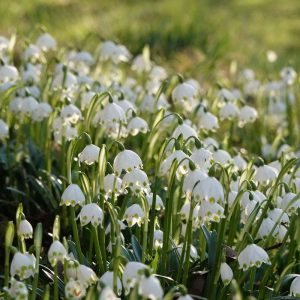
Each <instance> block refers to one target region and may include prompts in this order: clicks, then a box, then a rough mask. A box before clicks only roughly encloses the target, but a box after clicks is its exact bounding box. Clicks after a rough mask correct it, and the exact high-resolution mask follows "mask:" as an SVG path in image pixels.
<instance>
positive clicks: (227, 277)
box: [220, 262, 233, 285]
mask: <svg viewBox="0 0 300 300" xmlns="http://www.w3.org/2000/svg"><path fill="white" fill-rule="evenodd" d="M220 275H221V279H222V281H223V283H224V285H227V284H229V283H230V281H231V280H232V278H233V272H232V270H231V268H230V267H229V265H228V264H227V263H225V262H223V263H221V268H220Z"/></svg>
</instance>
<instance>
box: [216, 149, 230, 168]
mask: <svg viewBox="0 0 300 300" xmlns="http://www.w3.org/2000/svg"><path fill="white" fill-rule="evenodd" d="M213 158H214V160H215V161H216V162H218V163H219V164H221V165H229V164H230V163H231V161H232V158H231V156H230V154H229V153H228V152H227V151H225V150H222V149H218V150H216V151H214V152H213Z"/></svg>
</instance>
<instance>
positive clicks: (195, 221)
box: [180, 201, 200, 229]
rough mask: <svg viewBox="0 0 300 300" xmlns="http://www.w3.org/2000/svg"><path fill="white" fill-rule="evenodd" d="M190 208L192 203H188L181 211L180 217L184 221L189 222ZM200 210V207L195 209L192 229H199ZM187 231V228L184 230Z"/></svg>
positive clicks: (197, 206)
mask: <svg viewBox="0 0 300 300" xmlns="http://www.w3.org/2000/svg"><path fill="white" fill-rule="evenodd" d="M190 208H191V203H190V202H188V201H186V202H185V203H184V204H183V206H182V208H181V210H180V216H181V219H182V220H186V221H188V219H189V215H190ZM199 210H200V206H199V205H196V206H195V207H194V209H193V214H192V227H193V229H197V227H198V225H199V224H198V221H199V219H198V216H199ZM182 225H186V224H182ZM184 229H185V228H184Z"/></svg>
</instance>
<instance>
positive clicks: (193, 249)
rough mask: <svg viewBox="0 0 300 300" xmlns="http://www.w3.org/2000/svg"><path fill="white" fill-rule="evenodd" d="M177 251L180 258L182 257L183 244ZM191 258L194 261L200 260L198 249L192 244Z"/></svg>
mask: <svg viewBox="0 0 300 300" xmlns="http://www.w3.org/2000/svg"><path fill="white" fill-rule="evenodd" d="M176 249H177V251H178V254H179V256H181V253H182V250H183V244H180V245H178V246H177V248H176ZM190 258H191V259H192V260H196V259H197V258H198V253H197V249H196V247H195V246H193V245H192V244H191V247H190ZM184 260H185V257H184Z"/></svg>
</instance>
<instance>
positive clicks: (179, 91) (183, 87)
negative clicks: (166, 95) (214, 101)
mask: <svg viewBox="0 0 300 300" xmlns="http://www.w3.org/2000/svg"><path fill="white" fill-rule="evenodd" d="M196 96H197V90H196V89H195V88H194V87H193V86H192V85H190V84H188V83H185V82H184V83H181V84H179V85H177V86H176V87H175V88H174V90H173V91H172V98H173V100H174V101H175V102H184V101H189V100H192V99H194V98H195V97H196Z"/></svg>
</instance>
